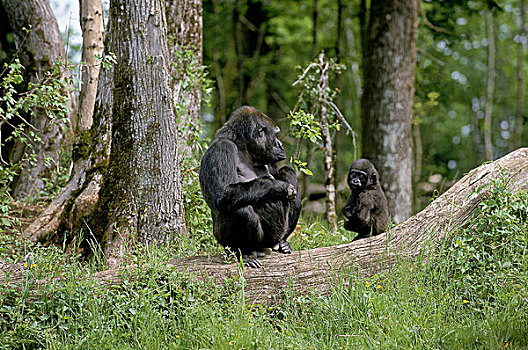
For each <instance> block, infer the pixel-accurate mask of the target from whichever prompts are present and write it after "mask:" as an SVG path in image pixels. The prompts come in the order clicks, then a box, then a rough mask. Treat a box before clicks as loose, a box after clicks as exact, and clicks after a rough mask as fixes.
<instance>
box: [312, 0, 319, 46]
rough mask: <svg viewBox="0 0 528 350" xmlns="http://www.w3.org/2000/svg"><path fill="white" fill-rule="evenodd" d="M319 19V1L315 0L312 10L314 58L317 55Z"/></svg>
mask: <svg viewBox="0 0 528 350" xmlns="http://www.w3.org/2000/svg"><path fill="white" fill-rule="evenodd" d="M317 17H319V10H318V0H313V9H312V56H316V55H317V51H316V50H317Z"/></svg>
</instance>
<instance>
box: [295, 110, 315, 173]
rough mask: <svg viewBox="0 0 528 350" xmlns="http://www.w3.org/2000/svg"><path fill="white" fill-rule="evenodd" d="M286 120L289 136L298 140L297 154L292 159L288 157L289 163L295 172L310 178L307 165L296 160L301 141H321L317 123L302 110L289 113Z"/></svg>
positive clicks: (310, 115)
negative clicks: (287, 120) (288, 125)
mask: <svg viewBox="0 0 528 350" xmlns="http://www.w3.org/2000/svg"><path fill="white" fill-rule="evenodd" d="M288 119H289V120H290V135H291V136H293V137H294V138H296V139H297V140H298V141H297V142H298V146H297V153H296V155H295V156H294V157H293V156H292V157H290V163H292V165H293V166H294V168H295V170H297V171H300V172H302V173H304V174H306V175H309V176H311V175H313V173H312V171H311V170H310V169H309V168H308V163H307V162H303V161H302V160H300V159H298V158H299V151H300V148H299V145H300V142H301V141H302V140H310V142H312V143H317V142H318V141H321V128H320V127H319V122H318V121H316V120H315V117H314V116H313V114H310V113H306V112H305V111H304V110H302V109H299V110H298V111H296V112H290V114H289V115H288Z"/></svg>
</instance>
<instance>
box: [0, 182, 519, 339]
mask: <svg viewBox="0 0 528 350" xmlns="http://www.w3.org/2000/svg"><path fill="white" fill-rule="evenodd" d="M504 181H505V180H503V179H499V180H497V181H495V182H494V183H492V184H490V186H491V187H492V195H491V196H490V197H489V198H488V199H487V200H486V201H484V202H483V203H481V205H480V207H479V213H478V215H475V217H473V218H471V219H470V220H468V221H467V223H466V224H465V225H464V226H463V227H460V228H459V229H458V230H457V231H456V232H454V233H453V236H452V239H451V240H449V241H446V242H445V243H444V244H441V245H440V246H438V247H436V248H435V254H434V255H433V256H432V257H431V258H430V259H429V261H428V263H424V261H423V260H422V259H421V258H418V259H415V260H414V261H408V260H405V259H402V260H401V262H400V263H399V264H398V265H397V266H395V267H394V268H393V269H392V270H391V272H390V273H389V274H386V275H377V276H374V277H371V278H368V279H366V278H360V277H357V276H356V274H355V273H354V272H342V275H341V276H336V277H337V278H335V279H334V280H336V281H341V282H337V283H336V284H335V285H333V287H332V290H331V291H330V292H329V293H328V294H327V295H324V296H323V295H317V294H313V293H312V294H305V295H299V294H294V293H293V292H291V291H289V292H288V293H286V296H285V297H284V300H283V302H282V303H281V304H278V305H273V306H263V305H251V304H250V303H248V300H246V299H245V298H244V295H243V280H240V279H231V280H228V281H226V283H225V285H224V286H222V287H219V286H215V285H214V284H212V283H211V282H197V281H194V280H192V279H191V278H190V277H189V276H186V275H182V274H178V273H176V272H174V271H167V270H165V269H164V268H163V262H164V261H165V260H166V259H167V258H169V257H172V256H174V254H175V252H176V251H178V249H179V247H187V245H185V244H184V245H181V244H180V245H178V248H174V249H173V250H163V249H161V248H160V249H159V250H158V249H153V248H150V249H149V250H147V249H142V248H138V250H137V251H134V252H131V253H130V258H129V259H130V260H131V261H133V262H136V263H138V264H140V265H141V266H142V268H141V274H139V276H138V278H127V277H126V276H124V282H123V283H122V284H120V285H118V286H113V287H104V286H100V285H98V284H96V283H95V282H94V281H92V280H90V279H88V278H86V276H87V275H89V274H91V273H93V272H94V271H95V266H97V264H95V263H93V264H87V263H86V262H84V263H81V262H80V261H79V260H78V259H77V258H75V257H69V256H66V255H65V254H63V253H62V252H61V251H60V250H59V249H53V248H43V247H39V246H32V245H27V246H25V249H27V250H28V251H31V252H32V253H33V258H34V263H35V264H36V265H35V266H33V268H31V269H26V272H25V273H26V274H27V277H28V282H29V283H28V287H27V288H25V283H23V285H22V286H9V287H5V286H4V287H0V288H1V290H0V344H1V348H2V349H41V348H44V349H341V348H342V349H361V348H364V349H501V348H507V349H526V348H528V316H527V315H528V260H527V256H526V255H527V254H526V253H527V250H528V246H527V245H528V220H527V215H528V195H527V194H526V192H520V193H512V192H510V191H508V190H507V188H506V186H505V182H504ZM201 224H202V223H201ZM347 234H348V233H346V232H337V233H329V232H327V230H326V229H325V228H324V225H322V224H321V223H317V222H316V223H314V224H311V223H308V221H306V222H305V225H304V229H303V230H302V231H301V232H299V233H297V234H296V236H295V237H293V239H292V240H293V242H292V245H294V246H295V247H297V249H304V248H311V247H314V246H317V245H328V244H338V243H342V241H346V240H347V239H350V237H349V236H347ZM2 242H3V243H2V245H3V249H2V250H0V255H2V254H3V256H2V258H3V259H4V260H5V259H7V256H8V255H9V256H12V255H10V254H12V250H10V245H14V244H15V242H14V241H13V240H8V239H3V240H2ZM189 242H190V241H189ZM189 242H188V243H189ZM200 242H203V240H200ZM16 244H20V243H16ZM189 244H190V243H189ZM164 249H165V248H164ZM186 249H191V248H186ZM204 249H205V248H204ZM212 249H214V248H212ZM191 250H192V249H191ZM182 255H185V254H183V253H182ZM126 273H127V272H126V271H125V274H126ZM54 276H61V279H60V280H55V281H54V282H53V283H52V284H44V285H40V286H39V285H37V284H35V283H34V281H36V280H45V279H47V278H50V277H54Z"/></svg>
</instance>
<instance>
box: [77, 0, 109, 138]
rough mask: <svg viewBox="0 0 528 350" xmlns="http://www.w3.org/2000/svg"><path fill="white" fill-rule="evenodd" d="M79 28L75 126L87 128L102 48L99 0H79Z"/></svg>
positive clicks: (101, 18) (101, 19)
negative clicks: (77, 96)
mask: <svg viewBox="0 0 528 350" xmlns="http://www.w3.org/2000/svg"><path fill="white" fill-rule="evenodd" d="M80 12H81V29H82V32H83V44H82V58H81V61H82V66H81V69H80V74H81V89H80V90H81V92H80V95H79V121H78V123H77V124H78V125H77V128H78V129H79V130H81V131H84V130H89V129H90V128H91V126H92V123H93V111H94V105H95V97H96V95H97V83H98V81H99V69H100V62H99V61H98V60H97V57H101V56H102V54H103V50H104V44H103V40H104V23H103V6H102V4H101V0H80Z"/></svg>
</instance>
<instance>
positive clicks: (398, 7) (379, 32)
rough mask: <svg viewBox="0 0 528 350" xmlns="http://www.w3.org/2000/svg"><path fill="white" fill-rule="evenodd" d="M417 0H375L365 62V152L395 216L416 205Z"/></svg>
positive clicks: (400, 216)
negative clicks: (414, 107) (414, 183)
mask: <svg viewBox="0 0 528 350" xmlns="http://www.w3.org/2000/svg"><path fill="white" fill-rule="evenodd" d="M418 6H419V5H418V0H402V1H380V0H373V1H372V2H371V8H370V16H369V17H370V21H369V26H368V28H369V29H368V31H367V40H366V47H365V48H364V50H365V55H364V62H363V77H364V80H363V85H364V88H363V96H362V99H361V111H362V134H363V157H365V158H368V159H370V160H371V161H372V162H373V163H374V165H375V166H376V168H377V169H378V171H379V173H380V180H381V184H382V186H383V190H384V191H385V195H386V196H387V200H388V204H389V212H390V214H391V216H392V220H393V221H394V222H397V223H398V222H403V221H404V220H405V219H406V218H407V217H409V215H410V214H411V210H412V175H411V173H412V171H411V169H412V135H411V124H412V108H413V95H414V69H415V65H416V27H417V19H418Z"/></svg>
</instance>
